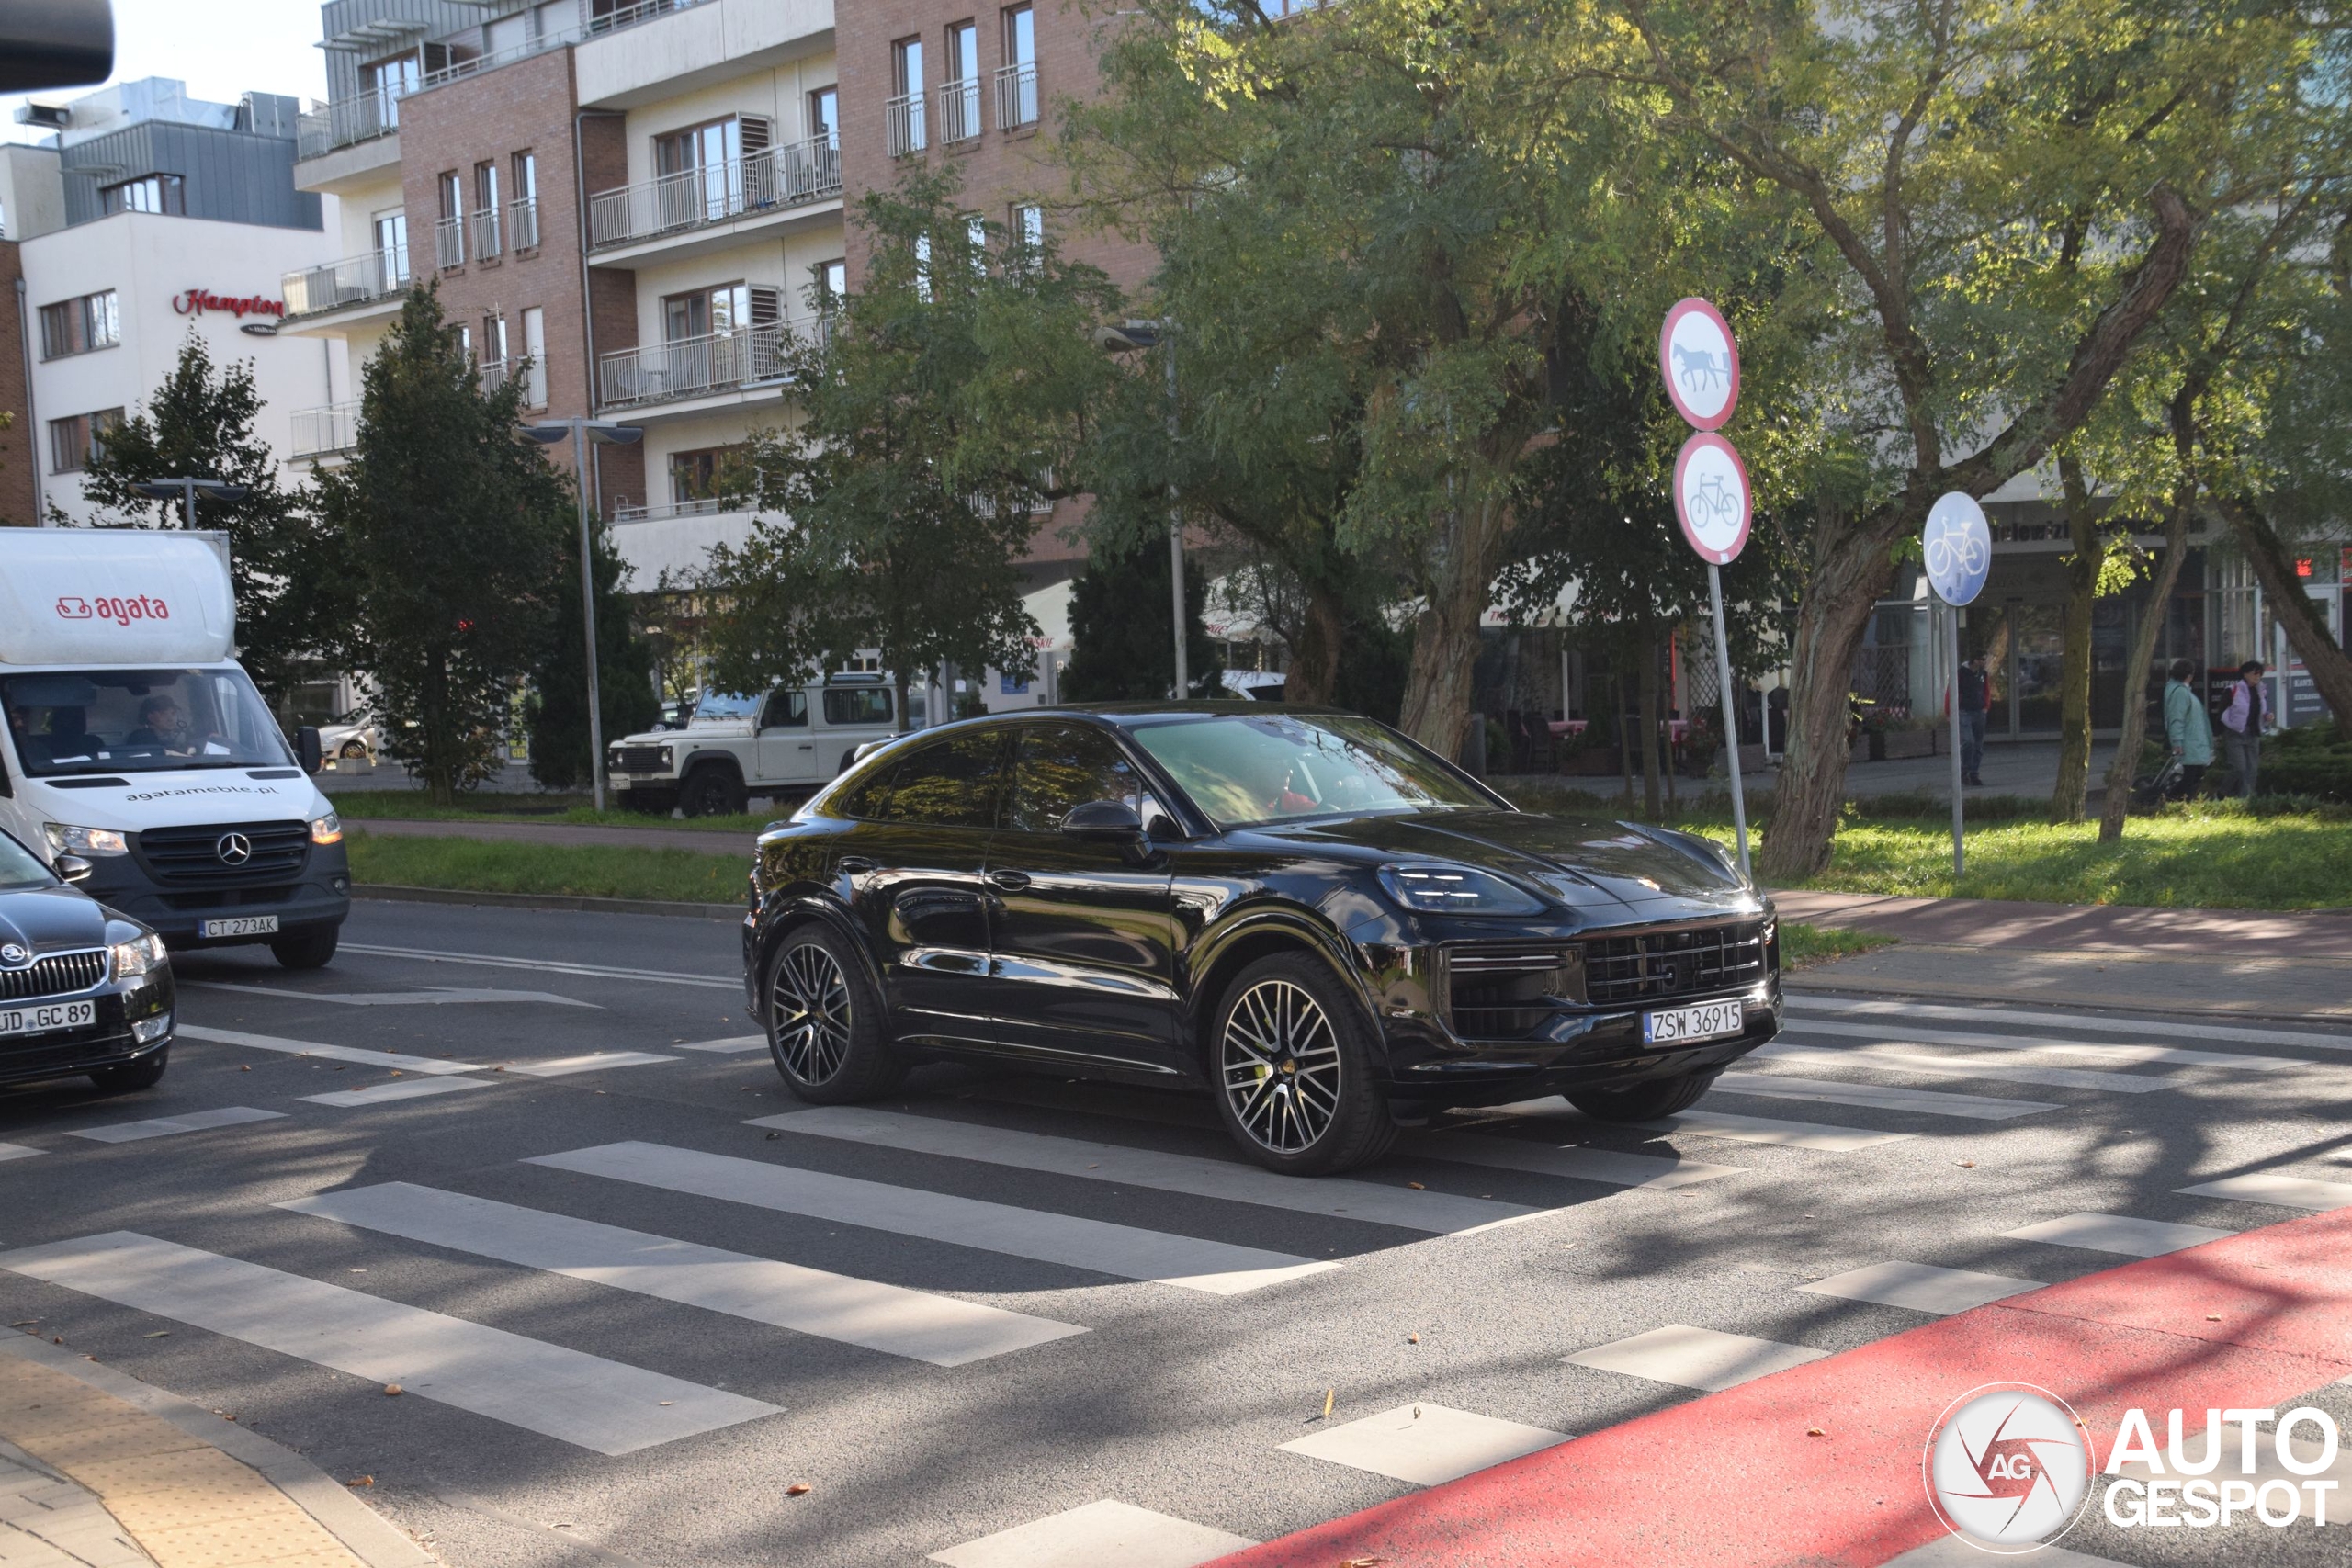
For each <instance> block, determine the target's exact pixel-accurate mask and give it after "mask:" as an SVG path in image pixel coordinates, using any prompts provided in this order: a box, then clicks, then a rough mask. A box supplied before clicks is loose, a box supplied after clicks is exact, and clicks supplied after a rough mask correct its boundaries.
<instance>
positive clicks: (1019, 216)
mask: <svg viewBox="0 0 2352 1568" xmlns="http://www.w3.org/2000/svg"><path fill="white" fill-rule="evenodd" d="M1012 243H1014V244H1016V245H1018V246H1020V247H1021V248H1022V249H1023V250H1024V251H1034V250H1036V249H1037V248H1038V247H1039V246H1041V245H1043V244H1044V243H1046V209H1044V208H1042V207H1035V206H1021V207H1015V208H1014V209H1012Z"/></svg>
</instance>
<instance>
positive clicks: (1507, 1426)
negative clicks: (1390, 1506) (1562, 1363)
mask: <svg viewBox="0 0 2352 1568" xmlns="http://www.w3.org/2000/svg"><path fill="white" fill-rule="evenodd" d="M1567 1440H1568V1435H1567V1434H1566V1432H1555V1431H1553V1430H1551V1429H1550V1428H1549V1427H1530V1426H1528V1425H1526V1424H1525V1423H1523V1422H1519V1421H1500V1420H1497V1419H1496V1418H1495V1417H1494V1416H1480V1415H1478V1414H1476V1412H1474V1411H1468V1410H1453V1409H1450V1408H1448V1407H1447V1406H1445V1405H1442V1404H1400V1405H1398V1406H1397V1408H1396V1409H1394V1410H1384V1411H1382V1412H1381V1413H1380V1414H1379V1415H1377V1416H1364V1417H1363V1419H1361V1420H1357V1421H1350V1422H1347V1423H1346V1424H1345V1425H1342V1426H1338V1427H1329V1428H1328V1429H1326V1430H1323V1431H1319V1432H1314V1433H1310V1434H1308V1435H1307V1436H1306V1437H1304V1438H1293V1439H1292V1440H1291V1441H1289V1442H1287V1443H1284V1444H1283V1445H1282V1448H1283V1452H1284V1453H1294V1454H1305V1455H1306V1457H1307V1458H1309V1459H1319V1460H1328V1461H1330V1462H1331V1463H1333V1464H1344V1465H1347V1466H1348V1467H1350V1468H1351V1469H1353V1470H1368V1471H1370V1472H1373V1473H1374V1475H1385V1476H1387V1477H1388V1478H1389V1479H1390V1480H1391V1481H1402V1482H1405V1483H1408V1484H1410V1485H1414V1486H1439V1485H1442V1484H1443V1483H1446V1482H1449V1481H1458V1480H1460V1479H1461V1478H1462V1477H1464V1476H1465V1475H1469V1474H1471V1473H1473V1472H1476V1471H1481V1470H1487V1469H1489V1468H1491V1467H1492V1466H1495V1465H1498V1464H1501V1463H1503V1462H1504V1461H1508V1460H1514V1459H1518V1458H1520V1457H1521V1455H1523V1454H1532V1453H1533V1452H1535V1451H1536V1450H1538V1449H1548V1448H1551V1447H1553V1446H1554V1445H1555V1444H1558V1443H1565V1442H1566V1441H1567Z"/></svg>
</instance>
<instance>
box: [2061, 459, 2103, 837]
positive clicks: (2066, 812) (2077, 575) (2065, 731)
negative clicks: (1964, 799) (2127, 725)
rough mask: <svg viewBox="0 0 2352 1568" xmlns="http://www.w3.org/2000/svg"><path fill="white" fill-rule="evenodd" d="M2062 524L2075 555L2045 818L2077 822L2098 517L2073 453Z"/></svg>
mask: <svg viewBox="0 0 2352 1568" xmlns="http://www.w3.org/2000/svg"><path fill="white" fill-rule="evenodd" d="M2058 483H2059V487H2060V489H2061V490H2062V491H2064V496H2065V505H2066V528H2067V533H2068V534H2069V535H2070V536H2071V539H2072V543H2073V546H2074V553H2073V554H2072V555H2070V556H2069V557H2067V558H2066V633H2065V637H2066V640H2065V646H2064V653H2062V654H2061V655H2060V659H2059V666H2058V670H2059V677H2058V678H2059V682H2060V684H2059V692H2058V783H2057V785H2056V787H2055V788H2053V789H2052V791H2051V792H2050V820H2052V822H2079V821H2081V820H2082V819H2083V797H2084V795H2086V793H2087V792H2088V790H2089V788H2090V782H2091V614H2092V606H2093V604H2094V603H2095V601H2096V600H2097V599H2098V568H2099V557H2100V553H2101V552H2100V549H2099V537H2098V518H2097V517H2096V516H2095V515H2094V514H2093V513H2092V511H2091V500H2090V494H2089V491H2088V489H2087V487H2086V486H2085V484H2084V483H2083V465H2082V460H2081V459H2080V458H2078V457H2060V458H2059V459H2058Z"/></svg>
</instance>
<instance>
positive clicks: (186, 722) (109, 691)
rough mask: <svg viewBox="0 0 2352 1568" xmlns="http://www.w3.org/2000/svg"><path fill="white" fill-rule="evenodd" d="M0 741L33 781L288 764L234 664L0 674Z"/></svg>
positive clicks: (282, 741) (278, 737) (289, 757)
mask: <svg viewBox="0 0 2352 1568" xmlns="http://www.w3.org/2000/svg"><path fill="white" fill-rule="evenodd" d="M0 702H5V703H6V706H7V709H8V739H9V740H10V741H11V743H13V745H14V746H15V748H16V752H17V762H18V764H19V765H20V766H21V767H23V769H24V771H25V772H26V773H28V774H29V775H31V776H32V777H34V778H54V777H62V776H67V775H71V774H74V773H163V772H166V771H171V770H177V769H182V768H252V767H273V768H274V767H284V766H290V765H291V764H292V763H293V761H294V758H293V754H292V753H291V752H290V751H288V749H287V745H286V738H285V736H284V735H283V734H281V733H280V732H279V730H278V728H277V720H276V719H274V718H272V717H271V716H270V715H269V709H268V708H267V707H266V706H264V705H263V704H262V700H261V694H260V693H258V692H256V691H254V683H253V682H252V681H251V680H249V679H248V678H247V677H246V675H245V672H244V671H242V670H237V669H228V670H71V671H61V670H49V671H40V672H37V673H29V674H23V675H7V676H0Z"/></svg>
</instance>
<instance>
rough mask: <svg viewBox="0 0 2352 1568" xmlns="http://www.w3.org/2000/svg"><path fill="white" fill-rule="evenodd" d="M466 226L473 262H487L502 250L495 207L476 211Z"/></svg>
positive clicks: (450, 264) (461, 258)
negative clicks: (470, 238)
mask: <svg viewBox="0 0 2352 1568" xmlns="http://www.w3.org/2000/svg"><path fill="white" fill-rule="evenodd" d="M467 226H468V228H469V230H470V231H471V234H472V239H473V247H474V260H476V261H488V260H490V259H491V258H492V256H495V255H497V254H499V253H500V252H501V251H502V250H503V249H504V247H503V246H502V245H501V244H500V243H499V240H500V239H501V238H502V236H501V235H500V233H499V231H498V229H499V225H498V209H496V208H495V207H485V208H481V209H479V210H477V211H476V212H475V213H474V215H473V216H472V217H471V218H470V219H469V220H467ZM458 259H459V260H463V259H464V258H463V257H459V258H458ZM441 265H443V266H455V265H457V263H456V262H443V263H442V264H441Z"/></svg>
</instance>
